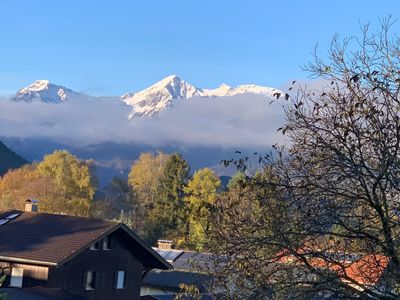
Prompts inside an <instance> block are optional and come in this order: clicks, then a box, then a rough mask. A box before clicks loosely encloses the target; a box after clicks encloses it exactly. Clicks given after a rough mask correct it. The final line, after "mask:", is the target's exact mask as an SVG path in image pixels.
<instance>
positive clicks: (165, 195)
mask: <svg viewBox="0 0 400 300" xmlns="http://www.w3.org/2000/svg"><path fill="white" fill-rule="evenodd" d="M189 171H190V167H189V165H188V163H187V162H186V161H185V160H184V159H183V158H182V156H181V155H180V154H178V153H174V154H171V155H170V156H168V158H167V160H166V162H165V166H164V171H163V174H162V176H161V179H160V193H159V195H158V199H157V201H156V203H155V205H154V209H152V211H151V212H150V219H152V220H153V226H152V228H150V230H149V231H150V232H149V241H152V242H154V241H155V240H157V239H158V238H170V239H176V238H179V237H182V236H184V232H186V231H187V230H188V224H187V209H186V208H185V205H184V200H183V197H184V188H185V185H186V184H187V182H188V180H189ZM155 220H157V222H155ZM177 243H178V244H180V243H181V241H177Z"/></svg>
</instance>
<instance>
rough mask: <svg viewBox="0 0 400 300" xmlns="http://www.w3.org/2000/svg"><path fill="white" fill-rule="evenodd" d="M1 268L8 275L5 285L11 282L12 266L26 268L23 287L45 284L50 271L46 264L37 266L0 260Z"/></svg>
mask: <svg viewBox="0 0 400 300" xmlns="http://www.w3.org/2000/svg"><path fill="white" fill-rule="evenodd" d="M0 268H1V269H2V270H3V272H4V273H3V274H6V275H7V277H6V281H5V282H4V286H8V285H9V284H10V275H11V269H12V268H22V269H24V274H23V281H22V287H30V286H37V285H45V284H46V281H47V278H48V271H49V269H48V267H44V266H35V265H27V264H21V263H13V262H4V261H0Z"/></svg>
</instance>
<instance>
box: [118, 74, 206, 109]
mask: <svg viewBox="0 0 400 300" xmlns="http://www.w3.org/2000/svg"><path fill="white" fill-rule="evenodd" d="M200 95H201V90H199V89H198V88H196V87H194V86H193V85H191V84H190V83H188V82H186V81H184V80H182V79H180V78H179V77H178V76H176V75H171V76H168V77H166V78H164V79H163V80H161V81H159V82H157V83H156V84H154V85H152V86H150V87H148V88H146V89H144V90H142V91H140V92H137V93H128V94H124V95H122V96H121V98H122V100H123V101H125V103H126V104H128V105H130V106H132V108H133V110H132V114H131V115H130V117H133V116H151V115H154V114H156V113H158V112H160V111H161V110H164V109H165V108H167V107H170V106H171V105H172V102H173V100H176V99H188V98H192V97H193V96H200Z"/></svg>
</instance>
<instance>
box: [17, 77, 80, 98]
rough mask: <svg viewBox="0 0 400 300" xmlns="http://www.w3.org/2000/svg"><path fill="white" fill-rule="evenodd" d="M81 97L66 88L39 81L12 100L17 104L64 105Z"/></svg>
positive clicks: (21, 90) (21, 91)
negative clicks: (65, 102)
mask: <svg viewBox="0 0 400 300" xmlns="http://www.w3.org/2000/svg"><path fill="white" fill-rule="evenodd" d="M79 95H81V94H79V93H77V92H75V91H73V90H71V89H68V88H66V87H63V86H60V85H55V84H52V83H50V82H49V81H48V80H37V81H35V82H34V83H32V84H30V85H29V86H27V87H25V88H22V89H20V90H19V91H18V92H17V94H16V95H15V96H14V97H12V98H11V100H12V101H16V102H20V101H24V102H45V103H62V102H64V101H67V100H68V99H70V98H72V97H76V96H79Z"/></svg>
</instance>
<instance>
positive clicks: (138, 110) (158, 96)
mask: <svg viewBox="0 0 400 300" xmlns="http://www.w3.org/2000/svg"><path fill="white" fill-rule="evenodd" d="M248 93H249V94H261V95H266V96H268V97H272V96H273V94H274V93H282V92H281V91H279V90H277V89H274V88H270V87H263V86H258V85H239V86H237V87H230V86H228V85H226V84H221V85H220V86H219V87H218V88H216V89H201V88H197V87H195V86H193V85H191V84H190V83H188V82H187V81H184V80H182V79H180V78H179V77H178V76H176V75H171V76H168V77H166V78H164V79H163V80H161V81H159V82H157V83H156V84H154V85H152V86H150V87H148V88H146V89H144V90H142V91H139V92H137V93H127V94H124V95H122V96H121V99H122V100H123V101H124V102H125V103H126V104H128V105H129V106H131V107H132V113H131V114H130V116H129V117H130V118H132V117H134V116H152V115H155V114H156V113H158V112H160V111H162V110H164V109H166V108H169V107H171V106H173V105H174V102H175V101H177V100H178V101H179V100H185V99H190V98H192V97H195V96H199V97H225V96H234V95H241V94H248Z"/></svg>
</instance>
